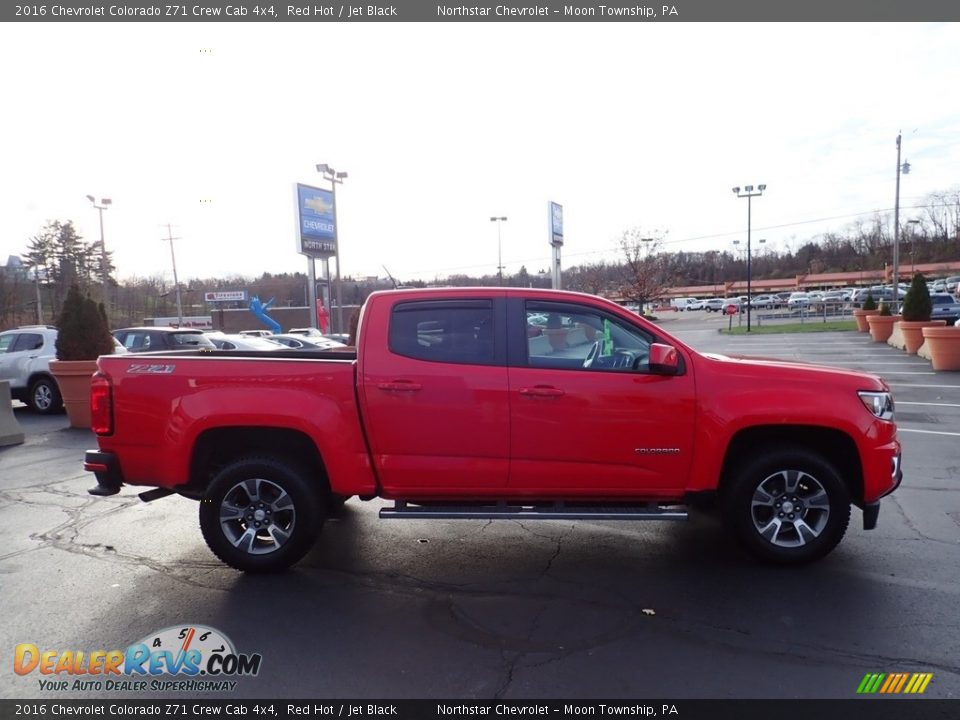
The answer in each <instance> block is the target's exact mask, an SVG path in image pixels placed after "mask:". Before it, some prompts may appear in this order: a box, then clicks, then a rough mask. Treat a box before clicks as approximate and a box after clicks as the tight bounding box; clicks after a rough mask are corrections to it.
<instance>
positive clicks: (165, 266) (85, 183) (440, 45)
mask: <svg viewBox="0 0 960 720" xmlns="http://www.w3.org/2000/svg"><path fill="white" fill-rule="evenodd" d="M957 48H960V25H957V24H952V25H951V24H946V25H928V24H896V23H886V24H864V25H858V24H834V25H830V24H827V25H821V24H787V23H785V24H775V25H766V24H723V25H708V24H675V25H667V24H642V23H623V24H609V23H590V24H572V23H555V24H550V23H543V24H540V23H516V24H508V23H474V24H471V23H431V24H412V23H396V24H369V23H363V24H356V25H349V24H330V25H326V24H322V23H304V24H292V23H282V24H280V23H276V24H257V23H244V24H205V23H204V24H200V23H198V24H187V23H176V24H148V23H143V24H136V23H132V24H122V23H102V24H96V23H74V24H52V23H46V24H33V25H31V24H17V25H13V24H6V25H3V26H0V67H3V68H4V69H3V72H2V73H0V97H2V107H3V123H2V124H3V128H4V129H3V133H2V146H3V152H2V153H0V262H2V261H4V259H5V258H6V256H7V255H11V254H21V253H22V252H24V250H25V249H26V245H27V242H28V240H29V238H30V237H31V236H33V235H34V234H36V233H37V232H38V231H39V230H40V229H41V227H42V226H43V225H44V223H45V222H46V221H48V220H54V219H58V220H62V221H65V220H72V221H73V222H74V223H75V225H76V226H77V228H78V229H79V231H80V233H81V234H82V235H83V236H85V237H86V238H88V239H98V238H99V228H98V221H97V212H96V211H95V210H94V209H92V208H91V206H90V203H89V202H88V201H87V200H86V198H85V196H86V195H87V194H92V195H95V196H97V197H98V198H100V197H109V198H111V199H112V200H113V205H112V207H111V208H110V209H109V210H108V211H107V212H106V213H104V222H105V229H106V232H105V235H106V245H107V248H108V249H109V250H112V251H113V252H114V253H115V262H116V264H117V266H118V268H119V275H120V277H130V276H149V275H156V274H166V276H167V277H170V252H169V247H168V245H167V243H165V242H163V241H162V240H161V238H163V237H166V234H167V231H166V227H165V225H166V223H171V224H172V225H173V231H174V236H175V237H177V238H179V239H178V240H176V241H175V242H176V259H177V269H178V271H179V276H180V279H181V280H186V279H189V278H193V277H209V276H227V275H236V274H242V275H247V276H253V275H257V274H259V273H260V272H262V271H264V270H267V271H271V272H284V271H290V272H292V271H298V270H299V271H303V270H305V268H306V260H305V259H304V258H303V257H302V256H300V255H297V254H296V251H295V240H294V234H295V219H294V210H295V206H294V201H293V191H292V187H293V184H294V183H295V182H303V183H308V184H313V185H322V179H321V177H320V176H319V175H318V174H317V172H316V171H315V169H314V167H315V165H316V164H317V163H328V164H330V165H332V166H333V167H334V168H336V169H337V170H341V171H346V172H348V173H349V178H348V179H347V180H346V182H345V183H344V184H343V185H342V186H339V187H338V190H337V200H338V214H339V224H340V242H341V262H342V270H343V273H344V274H352V275H354V276H366V275H380V276H383V274H384V272H383V269H382V266H386V267H387V268H388V269H389V270H390V272H391V273H392V274H393V275H395V276H397V277H398V278H403V279H414V278H421V279H427V280H430V279H434V278H436V277H443V276H446V275H449V274H453V273H459V272H463V273H469V274H475V275H479V274H483V273H491V274H492V273H495V272H496V265H497V229H496V225H495V224H494V223H491V222H490V216H492V215H498V216H499V215H505V216H507V217H508V218H509V220H508V221H507V222H506V223H504V224H503V260H504V265H505V266H506V272H508V273H512V272H515V271H516V270H517V269H519V267H520V265H521V264H523V265H526V267H527V268H528V270H530V271H531V272H536V271H537V270H539V269H541V268H547V266H548V264H549V256H550V251H549V246H548V244H547V202H548V201H549V200H554V201H556V202H559V203H561V204H562V205H563V207H564V215H565V234H566V245H565V247H564V259H563V263H564V266H571V265H575V264H580V263H583V262H589V261H595V260H601V259H607V260H610V259H616V258H617V257H618V255H617V251H616V246H617V242H618V238H619V237H620V235H621V234H622V233H623V232H624V231H625V230H627V229H629V228H633V227H637V228H640V229H641V231H642V232H644V234H654V233H655V232H658V231H659V232H666V233H667V235H666V238H667V240H668V243H667V244H666V245H665V246H664V247H665V248H667V249H671V250H680V249H683V250H705V249H711V248H713V249H731V248H732V247H733V246H732V244H731V243H732V241H733V240H734V239H738V238H740V239H744V240H745V238H746V224H747V202H746V201H745V200H738V199H736V198H735V197H734V195H733V193H732V192H731V188H732V187H733V186H735V185H740V186H743V185H746V184H754V185H756V184H759V183H766V185H767V191H766V192H765V193H764V195H763V197H761V198H759V199H755V200H754V201H753V229H754V235H753V237H754V239H755V240H756V239H759V238H766V239H767V240H768V241H769V243H770V245H771V246H773V247H779V248H782V247H783V244H784V243H785V242H788V241H790V240H791V239H794V240H793V242H795V243H796V242H798V241H800V242H802V241H805V240H807V239H809V238H812V237H815V236H816V235H818V234H819V233H822V232H825V231H830V230H834V231H843V230H844V229H845V228H846V227H847V226H848V225H849V224H850V223H851V222H853V221H855V220H856V219H857V217H862V218H865V219H869V217H870V214H871V213H872V212H873V211H876V210H887V209H889V208H892V206H893V203H894V192H895V171H896V145H895V140H896V136H897V132H898V131H899V130H901V129H902V130H903V137H904V141H903V142H904V155H903V159H904V160H908V161H909V162H910V163H911V165H912V172H911V173H910V175H908V176H905V177H904V178H903V182H902V187H901V206H902V207H903V208H904V210H903V213H902V218H903V219H904V220H906V219H909V218H910V217H913V216H915V215H916V213H917V212H918V211H914V210H910V209H909V207H910V206H912V205H915V204H917V203H919V202H920V201H921V200H922V198H923V197H924V196H925V195H926V194H927V193H929V192H931V191H936V190H946V189H949V188H950V187H956V186H957V185H958V184H960V105H958V103H957V99H956V98H957V78H958V77H960V52H958V50H957ZM824 219H826V220H824Z"/></svg>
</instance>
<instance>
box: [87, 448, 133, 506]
mask: <svg viewBox="0 0 960 720" xmlns="http://www.w3.org/2000/svg"><path fill="white" fill-rule="evenodd" d="M83 469H84V470H86V471H87V472H92V473H93V474H94V475H95V476H96V478H97V484H96V486H95V487H92V488H90V489H89V490H87V492H88V493H90V494H91V495H100V496H105V495H116V494H117V493H118V492H120V488H121V487H122V486H123V473H122V472H121V471H120V463H119V462H118V461H117V456H116V455H114V454H113V453H108V452H100V451H99V450H87V452H86V453H84V456H83Z"/></svg>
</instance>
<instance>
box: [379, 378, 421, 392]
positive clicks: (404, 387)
mask: <svg viewBox="0 0 960 720" xmlns="http://www.w3.org/2000/svg"><path fill="white" fill-rule="evenodd" d="M377 387H378V388H380V389H381V390H385V391H386V392H417V391H418V390H419V389H420V388H421V387H423V386H422V385H420V383H416V382H412V381H410V380H394V381H393V382H382V383H378V384H377Z"/></svg>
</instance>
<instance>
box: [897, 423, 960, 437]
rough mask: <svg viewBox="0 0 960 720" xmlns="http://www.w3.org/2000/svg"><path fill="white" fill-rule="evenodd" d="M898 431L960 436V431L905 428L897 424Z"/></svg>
mask: <svg viewBox="0 0 960 720" xmlns="http://www.w3.org/2000/svg"><path fill="white" fill-rule="evenodd" d="M897 432H912V433H923V434H924V435H949V436H950V437H960V432H956V433H952V432H940V431H939V430H914V429H913V428H903V427H900V426H899V425H898V426H897Z"/></svg>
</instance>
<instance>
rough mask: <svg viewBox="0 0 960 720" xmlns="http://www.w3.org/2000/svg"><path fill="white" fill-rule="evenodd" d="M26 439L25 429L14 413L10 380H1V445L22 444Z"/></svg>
mask: <svg viewBox="0 0 960 720" xmlns="http://www.w3.org/2000/svg"><path fill="white" fill-rule="evenodd" d="M23 441H24V435H23V430H21V429H20V423H18V422H17V417H16V415H14V414H13V400H12V399H11V396H10V381H9V380H0V447H6V446H7V445H20V444H21V443H22V442H23Z"/></svg>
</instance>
